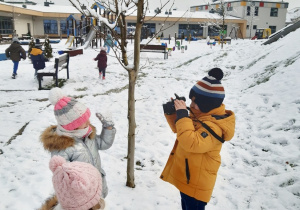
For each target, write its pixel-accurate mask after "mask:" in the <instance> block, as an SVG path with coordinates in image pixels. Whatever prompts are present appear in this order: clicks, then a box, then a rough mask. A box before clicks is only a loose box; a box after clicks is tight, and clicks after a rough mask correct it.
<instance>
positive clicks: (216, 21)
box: [199, 0, 229, 49]
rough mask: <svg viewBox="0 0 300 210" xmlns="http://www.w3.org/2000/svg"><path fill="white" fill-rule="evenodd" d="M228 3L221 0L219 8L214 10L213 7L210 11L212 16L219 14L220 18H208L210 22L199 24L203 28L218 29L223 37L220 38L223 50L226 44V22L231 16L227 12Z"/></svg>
mask: <svg viewBox="0 0 300 210" xmlns="http://www.w3.org/2000/svg"><path fill="white" fill-rule="evenodd" d="M227 4H228V3H227V2H225V0H220V3H219V8H217V9H214V8H213V7H211V9H210V11H209V12H210V13H212V14H217V15H218V17H215V16H213V15H211V16H207V18H208V19H209V21H207V22H206V23H199V24H200V25H203V26H208V27H212V26H213V27H215V28H217V29H218V32H219V34H220V35H221V37H220V39H221V40H220V41H221V49H223V43H224V40H223V39H224V36H225V35H226V34H225V26H226V25H225V22H226V17H227V16H228V15H229V11H227Z"/></svg>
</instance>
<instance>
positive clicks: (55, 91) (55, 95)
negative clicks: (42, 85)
mask: <svg viewBox="0 0 300 210" xmlns="http://www.w3.org/2000/svg"><path fill="white" fill-rule="evenodd" d="M63 97H64V95H63V93H62V91H61V89H60V88H58V87H56V88H52V89H51V90H50V91H49V101H50V102H51V104H53V105H55V104H56V103H57V102H58V101H59V100H60V99H62V98H63Z"/></svg>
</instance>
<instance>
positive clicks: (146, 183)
mask: <svg viewBox="0 0 300 210" xmlns="http://www.w3.org/2000/svg"><path fill="white" fill-rule="evenodd" d="M299 37H300V29H298V30H296V31H294V32H292V33H290V34H288V35H287V36H285V37H283V38H281V39H279V40H278V41H277V42H274V43H273V44H270V45H262V43H263V42H264V40H246V39H245V40H243V39H239V40H232V43H231V44H230V45H227V44H226V45H225V46H224V49H221V47H220V45H218V44H217V45H216V46H209V45H207V43H206V41H205V40H197V41H192V42H190V43H188V42H185V41H183V46H186V47H187V50H186V51H184V52H181V51H180V50H175V51H172V52H171V56H169V59H167V60H164V59H163V54H161V53H146V52H144V53H141V66H143V69H142V70H141V71H140V72H139V77H138V79H137V84H136V95H135V97H136V123H137V128H136V145H135V146H136V149H135V162H136V165H135V184H136V187H135V188H134V189H132V188H128V187H126V186H125V183H126V167H127V162H126V156H127V131H128V129H127V128H128V122H127V97H128V94H127V84H128V75H127V72H126V71H125V70H124V69H123V68H122V67H121V66H120V64H119V63H118V61H117V59H116V58H115V56H114V54H113V53H112V52H111V53H110V54H109V56H108V67H107V72H106V80H101V79H99V78H98V70H97V68H96V62H95V61H93V58H94V57H96V55H97V54H98V52H99V49H98V48H97V49H96V48H94V49H91V48H88V49H86V50H84V51H83V54H82V55H78V56H76V57H71V58H70V79H69V80H67V82H66V83H65V84H64V86H63V87H62V90H63V92H64V93H65V94H66V95H68V96H71V97H76V98H77V100H79V101H80V102H82V103H84V104H86V105H87V106H88V107H89V108H90V110H91V113H92V115H91V119H90V120H91V123H92V124H93V125H94V126H95V127H96V128H97V129H98V130H97V133H98V134H99V133H100V132H101V123H100V122H99V120H97V118H96V117H95V113H96V112H100V113H102V114H103V115H104V116H107V115H109V116H111V118H112V119H113V121H114V122H115V127H116V129H117V133H116V138H115V142H114V144H113V145H112V147H111V148H109V149H108V150H105V151H100V152H99V153H100V155H101V159H102V164H103V165H102V166H103V168H104V170H105V171H106V174H107V182H108V187H109V194H108V196H107V198H106V199H105V200H106V205H107V207H106V210H140V209H145V210H154V209H155V210H165V209H172V210H179V209H180V195H179V192H178V190H177V189H176V188H175V187H173V186H172V185H170V184H168V183H166V182H164V181H162V180H161V179H160V178H159V177H160V174H161V172H162V170H163V168H164V166H165V164H166V162H167V159H168V156H169V154H170V152H171V150H172V147H173V144H174V142H175V139H176V134H174V133H172V131H171V129H170V128H169V126H168V124H167V122H166V120H165V118H164V114H163V109H162V104H163V103H165V102H167V101H168V99H169V98H170V97H174V93H177V94H178V95H179V96H185V97H186V98H187V104H189V103H190V100H189V99H188V94H189V91H190V89H191V88H192V87H193V85H194V84H196V82H197V80H200V79H202V78H203V77H204V76H206V75H207V72H208V70H209V69H211V68H214V67H219V68H221V69H223V71H224V78H223V79H222V84H223V86H224V88H225V95H226V96H225V100H224V104H225V106H226V109H228V110H232V111H233V112H234V113H235V115H236V128H235V135H234V137H233V139H232V140H231V141H229V142H226V143H224V145H223V148H222V151H221V157H222V163H221V166H220V169H219V172H218V177H217V181H216V185H215V188H214V191H213V194H212V198H211V200H210V202H209V203H208V205H207V209H209V210H224V209H231V210H241V209H250V210H257V209H264V210H282V209H285V210H299V209H300V199H299V197H300V176H299V174H300V153H299V149H300V141H299V139H300V133H299V128H300V117H299V116H300V115H299V114H300V92H299V89H300V83H299V77H300V71H299V66H300V53H299V49H300V42H296V41H295V40H298V39H299ZM65 41H66V40H62V41H61V42H60V43H59V44H52V47H53V54H54V56H58V53H57V52H58V51H59V50H64V49H66V45H65ZM147 41H148V40H143V42H142V43H146V42H147ZM164 42H167V41H164ZM151 43H152V44H158V45H160V44H161V43H159V42H158V41H156V40H154V41H152V42H151ZM174 44H175V40H173V39H172V41H171V43H170V44H168V46H171V47H173V46H174ZM8 46H9V44H4V45H0V53H4V51H5V49H6V48H7V47H8ZM133 47H134V43H131V41H129V42H128V47H127V49H128V55H129V62H130V64H132V59H133V54H132V52H133ZM24 48H25V50H27V49H28V46H26V45H24ZM0 62H1V68H0V74H1V77H0V99H1V100H0V116H1V121H0V128H1V132H0V186H1V187H0V198H1V202H0V209H1V210H20V209H22V210H32V209H38V208H39V207H40V206H41V204H42V203H43V202H44V201H45V200H46V199H47V198H48V197H49V196H51V194H52V193H53V192H54V190H53V186H52V182H51V178H52V174H51V171H50V169H49V168H48V164H49V160H50V154H49V153H48V152H47V151H45V150H44V149H43V146H42V144H41V142H40V141H39V136H40V134H41V133H42V132H43V131H44V129H46V128H47V127H48V126H50V125H55V124H56V120H55V117H54V112H53V109H54V108H53V106H52V105H51V104H50V102H49V101H48V92H49V91H48V90H41V91H39V90H38V83H37V81H36V80H35V79H34V76H33V75H34V70H33V66H32V64H31V62H30V60H28V59H27V60H25V61H21V62H20V64H19V70H18V76H17V78H16V79H15V80H13V79H11V74H12V66H13V64H12V62H11V61H10V60H6V61H0ZM53 62H54V59H52V60H51V61H50V62H48V63H46V66H47V68H52V66H53ZM58 77H59V78H64V79H66V72H65V70H62V71H60V72H59V74H58ZM52 84H53V80H52V78H49V77H48V78H47V77H45V78H44V80H43V86H45V87H49V86H50V85H52Z"/></svg>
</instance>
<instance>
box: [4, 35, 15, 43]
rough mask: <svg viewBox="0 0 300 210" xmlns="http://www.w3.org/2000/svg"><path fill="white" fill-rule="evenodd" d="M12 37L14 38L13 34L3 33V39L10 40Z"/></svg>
mask: <svg viewBox="0 0 300 210" xmlns="http://www.w3.org/2000/svg"><path fill="white" fill-rule="evenodd" d="M12 38H13V36H12V34H2V35H1V41H5V42H8V41H11V40H12Z"/></svg>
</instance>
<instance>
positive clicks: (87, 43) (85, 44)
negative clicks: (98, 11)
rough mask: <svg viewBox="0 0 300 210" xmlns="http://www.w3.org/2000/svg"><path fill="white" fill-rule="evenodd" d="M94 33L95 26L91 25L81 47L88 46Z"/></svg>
mask: <svg viewBox="0 0 300 210" xmlns="http://www.w3.org/2000/svg"><path fill="white" fill-rule="evenodd" d="M95 34H96V29H95V27H91V29H90V31H89V33H88V34H87V36H86V38H85V40H84V43H83V48H84V49H86V48H88V47H89V46H90V43H91V41H92V40H93V38H94V36H95Z"/></svg>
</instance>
